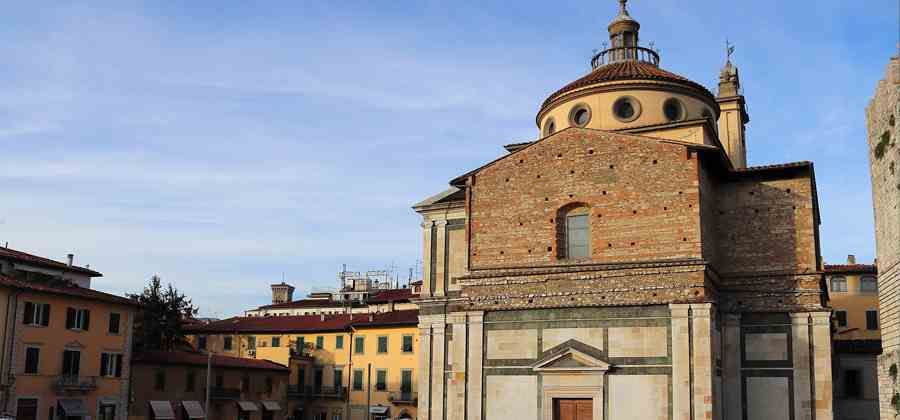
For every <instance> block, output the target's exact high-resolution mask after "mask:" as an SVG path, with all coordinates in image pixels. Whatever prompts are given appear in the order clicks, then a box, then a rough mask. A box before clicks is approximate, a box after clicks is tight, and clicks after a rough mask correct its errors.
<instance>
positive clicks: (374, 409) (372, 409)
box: [369, 405, 390, 414]
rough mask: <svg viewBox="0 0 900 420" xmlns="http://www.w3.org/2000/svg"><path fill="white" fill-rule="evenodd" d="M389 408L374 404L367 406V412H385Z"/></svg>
mask: <svg viewBox="0 0 900 420" xmlns="http://www.w3.org/2000/svg"><path fill="white" fill-rule="evenodd" d="M389 409H390V407H385V406H382V405H376V406H374V407H369V414H387V412H388V410H389Z"/></svg>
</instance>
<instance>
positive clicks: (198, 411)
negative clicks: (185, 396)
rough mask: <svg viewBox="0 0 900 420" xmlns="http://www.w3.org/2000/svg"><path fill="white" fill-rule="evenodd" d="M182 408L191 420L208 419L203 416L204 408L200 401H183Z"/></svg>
mask: <svg viewBox="0 0 900 420" xmlns="http://www.w3.org/2000/svg"><path fill="white" fill-rule="evenodd" d="M181 406H182V407H184V411H186V412H187V417H188V418H189V419H205V418H206V415H205V414H203V407H201V406H200V402H199V401H182V402H181Z"/></svg>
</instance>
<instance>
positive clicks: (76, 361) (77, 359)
mask: <svg viewBox="0 0 900 420" xmlns="http://www.w3.org/2000/svg"><path fill="white" fill-rule="evenodd" d="M72 367H73V368H74V369H73V370H72V374H73V375H75V376H78V374H79V373H80V372H81V352H80V351H73V352H72Z"/></svg>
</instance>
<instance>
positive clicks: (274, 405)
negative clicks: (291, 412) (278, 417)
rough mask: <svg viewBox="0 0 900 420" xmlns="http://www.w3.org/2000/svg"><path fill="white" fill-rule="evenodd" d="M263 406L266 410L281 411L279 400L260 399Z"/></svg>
mask: <svg viewBox="0 0 900 420" xmlns="http://www.w3.org/2000/svg"><path fill="white" fill-rule="evenodd" d="M260 403H262V406H263V410H266V411H281V406H280V405H278V401H260Z"/></svg>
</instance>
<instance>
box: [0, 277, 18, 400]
mask: <svg viewBox="0 0 900 420" xmlns="http://www.w3.org/2000/svg"><path fill="white" fill-rule="evenodd" d="M7 305H8V306H7V310H6V320H7V323H6V325H7V328H8V329H9V332H8V334H7V337H8V338H7V340H5V342H4V343H3V345H4V346H5V347H6V348H5V349H4V350H5V351H4V352H3V360H2V362H0V366H2V372H0V384H2V385H3V395H2V396H0V397H2V399H0V407H2V408H3V409H2V410H0V412H2V413H9V402H10V392H9V387H10V374H11V373H12V372H11V370H12V359H13V355H14V354H15V347H16V326H17V325H18V323H17V322H16V315H17V314H18V312H19V310H18V306H19V291H17V290H15V291H13V292H12V293H10V295H9V298H8V302H7Z"/></svg>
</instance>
